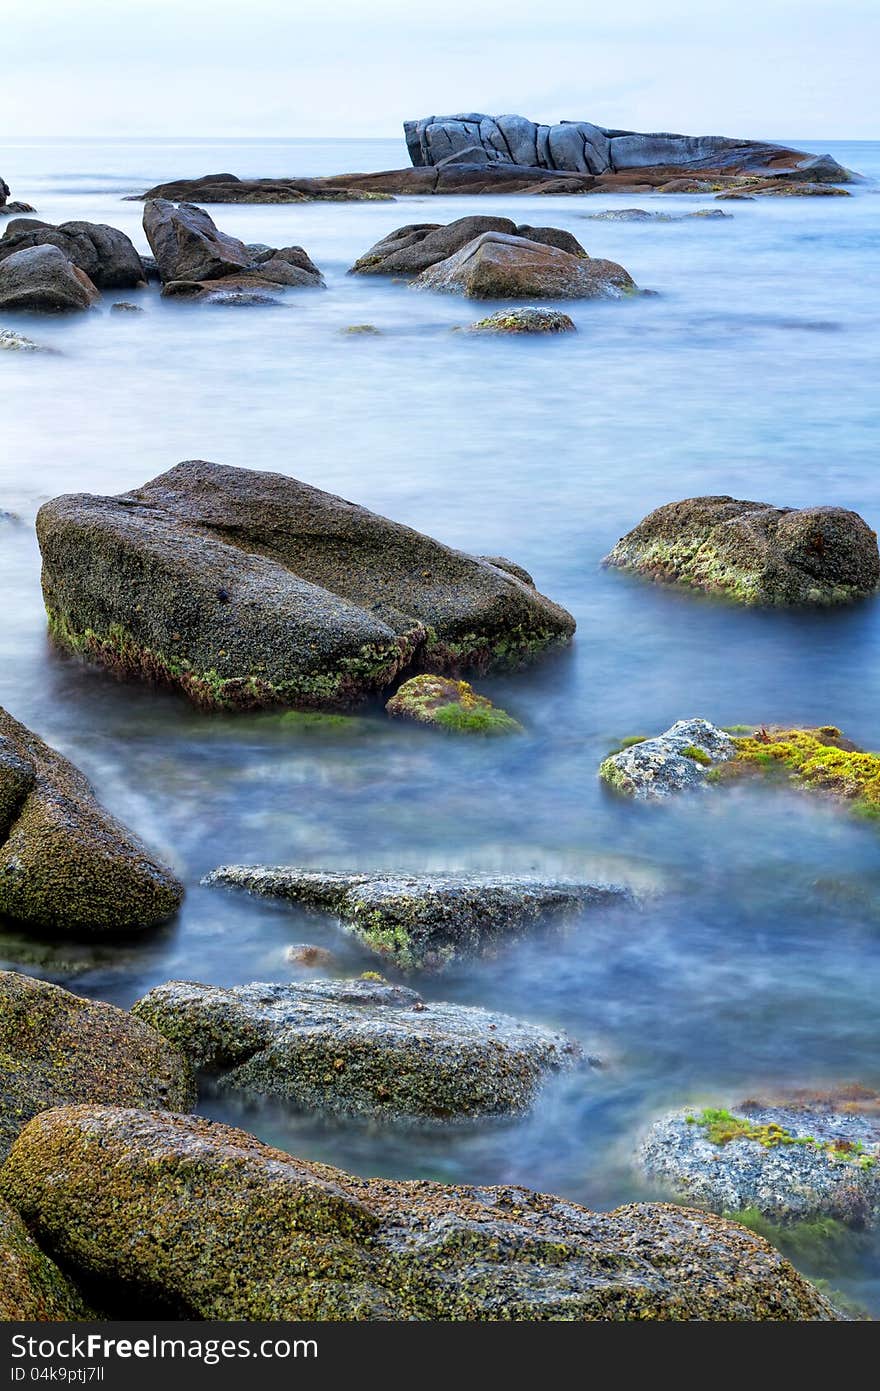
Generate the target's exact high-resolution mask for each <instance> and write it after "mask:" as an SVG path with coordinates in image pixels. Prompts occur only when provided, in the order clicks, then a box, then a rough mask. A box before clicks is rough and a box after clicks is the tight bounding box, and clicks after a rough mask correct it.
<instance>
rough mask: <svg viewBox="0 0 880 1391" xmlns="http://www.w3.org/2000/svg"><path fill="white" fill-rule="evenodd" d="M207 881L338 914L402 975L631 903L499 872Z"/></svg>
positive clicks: (242, 868) (259, 868) (284, 872)
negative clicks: (552, 923)
mask: <svg viewBox="0 0 880 1391" xmlns="http://www.w3.org/2000/svg"><path fill="white" fill-rule="evenodd" d="M205 883H208V884H230V885H234V886H236V887H238V888H242V889H247V890H248V891H249V892H250V893H253V894H257V895H260V896H262V897H267V898H283V899H289V900H290V901H291V902H293V903H297V904H299V905H300V906H302V907H304V908H311V909H317V910H319V911H323V912H327V913H333V914H335V916H336V917H338V919H339V921H340V922H341V924H342V926H343V927H344V928H345V929H346V930H347V931H349V932H351V933H353V934H354V936H356V937H357V938H358V939H359V940H360V941H361V942H363V943H364V945H365V946H367V947H369V948H370V950H371V951H374V952H376V953H377V954H378V955H379V956H382V957H384V958H385V959H386V960H388V961H390V962H392V963H393V964H394V965H395V966H396V967H398V968H399V969H400V970H402V971H414V970H442V969H443V968H444V967H445V966H448V965H449V964H450V963H452V962H453V961H457V960H460V959H462V958H466V957H469V956H480V955H484V954H486V953H490V952H492V951H493V950H495V949H497V948H498V947H499V946H500V945H501V944H502V943H503V942H506V941H515V940H516V939H517V938H518V937H521V936H522V935H523V933H524V932H526V931H527V930H528V929H529V928H530V927H532V926H534V925H535V924H536V923H538V922H540V921H542V920H545V919H548V918H554V917H560V916H565V915H571V914H574V913H577V912H578V911H580V910H581V909H583V908H586V907H599V906H605V905H610V904H614V903H625V902H627V901H630V900H631V894H630V891H629V890H628V889H625V888H621V887H619V886H615V885H607V884H603V885H597V884H583V883H565V882H563V881H560V880H547V879H539V878H533V877H529V876H509V875H492V874H433V875H429V874H424V875H406V874H400V875H391V874H335V873H332V872H327V873H324V872H320V871H314V870H304V869H299V868H297V867H295V866H291V865H276V866H271V865H223V866H221V867H220V868H219V869H215V870H214V871H213V873H212V874H209V875H208V876H207V879H206V880H205Z"/></svg>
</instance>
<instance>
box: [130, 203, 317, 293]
mask: <svg viewBox="0 0 880 1391" xmlns="http://www.w3.org/2000/svg"><path fill="white" fill-rule="evenodd" d="M144 231H145V233H146V235H147V240H148V241H149V243H150V247H151V249H152V251H153V254H154V256H155V258H156V264H157V266H158V268H159V275H160V277H161V279H162V283H163V294H170V295H175V294H176V295H184V296H186V297H188V298H210V297H214V296H216V295H217V294H218V293H219V292H221V291H224V290H225V291H230V290H235V291H237V292H238V293H242V292H245V291H256V292H259V291H260V290H263V291H265V290H266V289H267V288H268V289H269V290H271V289H272V288H278V287H279V286H290V285H294V286H319V285H323V283H324V279H323V276H322V275H321V272H320V271H319V270H318V267H317V266H316V265H315V264H314V263H313V262H312V261H311V259H310V258H309V256H308V255H307V254H306V252H305V251H304V250H303V248H302V247H301V246H285V247H281V248H280V249H277V250H276V249H273V248H272V247H266V248H261V247H254V246H248V245H246V244H245V242H243V241H240V240H239V239H238V237H230V236H228V235H227V234H226V233H225V232H221V231H220V230H219V229H218V228H217V227H216V226H215V225H214V222H213V220H212V218H211V217H210V216H209V214H208V213H206V212H205V211H204V209H203V208H197V207H193V206H192V205H191V204H189V203H181V204H179V205H178V206H175V205H174V204H173V203H171V202H168V201H167V200H166V199H163V198H156V199H151V200H150V201H149V202H148V203H147V204H146V206H145V208H144ZM218 281H219V282H221V284H220V285H219V286H218V284H217V282H218ZM233 282H234V283H233Z"/></svg>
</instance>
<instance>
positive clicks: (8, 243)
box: [0, 217, 147, 290]
mask: <svg viewBox="0 0 880 1391" xmlns="http://www.w3.org/2000/svg"><path fill="white" fill-rule="evenodd" d="M32 246H55V247H57V248H58V250H59V251H61V252H62V254H63V255H64V256H66V257H67V259H68V261H70V262H72V264H73V265H74V266H77V267H78V269H79V270H81V271H83V272H84V273H85V274H86V275H87V276H88V278H89V280H90V281H91V282H92V284H93V285H95V286H96V287H97V288H98V289H99V290H125V289H133V288H135V287H137V286H139V285H145V284H146V280H147V277H146V272H145V271H144V268H143V265H142V264H141V258H140V256H139V255H138V253H137V251H136V250H135V248H134V246H133V245H132V243H131V241H130V240H129V238H128V237H127V236H126V235H125V233H124V232H120V231H119V229H118V228H116V227H109V226H107V225H106V224H105V223H100V222H62V223H61V224H60V225H59V226H57V227H56V226H53V224H52V223H51V222H39V221H37V219H36V218H27V217H19V218H16V219H15V220H14V221H13V222H10V223H8V225H7V227H6V230H5V232H4V233H3V236H2V237H0V264H2V263H3V261H5V260H6V259H7V258H8V257H9V256H12V255H14V254H15V252H16V251H23V250H25V249H26V248H28V247H32Z"/></svg>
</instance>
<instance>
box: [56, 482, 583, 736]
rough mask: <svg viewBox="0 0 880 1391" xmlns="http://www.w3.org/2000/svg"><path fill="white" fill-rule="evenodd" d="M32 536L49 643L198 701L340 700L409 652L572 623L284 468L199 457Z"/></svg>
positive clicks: (541, 635) (498, 654)
mask: <svg viewBox="0 0 880 1391" xmlns="http://www.w3.org/2000/svg"><path fill="white" fill-rule="evenodd" d="M37 535H38V538H39V541H40V548H41V550H42V554H43V594H44V598H45V602H46V608H47V611H48V615H49V624H50V631H51V632H52V634H53V635H54V636H55V638H56V639H57V640H58V641H59V642H60V643H61V644H62V645H63V646H65V647H66V648H68V649H70V650H73V651H77V652H80V653H82V654H83V655H85V656H87V657H88V658H90V659H91V660H95V661H98V662H101V663H103V664H105V665H106V666H109V667H111V668H112V669H114V670H116V671H118V672H121V673H123V674H125V675H130V676H132V675H133V676H140V677H144V678H147V679H154V680H159V681H162V682H164V683H166V684H168V685H171V686H176V687H177V688H179V689H180V690H182V691H183V692H185V694H186V695H188V696H189V697H190V699H192V700H193V701H195V702H196V703H197V704H200V705H203V706H209V707H224V708H228V709H246V708H254V707H258V706H265V705H273V704H278V705H293V706H301V707H303V708H309V707H311V708H316V709H333V708H340V707H343V708H344V707H345V706H347V705H350V704H353V703H355V702H357V701H358V700H361V699H363V698H364V697H366V696H367V695H369V694H371V693H374V692H376V691H381V690H382V689H384V688H385V687H388V686H391V685H392V684H393V683H394V682H395V680H396V678H398V677H399V676H400V675H401V674H402V673H404V672H405V671H406V669H407V668H408V667H410V666H411V665H413V664H415V663H416V661H418V665H419V666H421V667H422V668H424V666H426V665H430V666H432V667H433V668H434V669H435V670H440V671H452V672H457V671H459V670H467V669H468V668H475V669H478V670H486V669H488V668H490V667H494V666H516V665H520V664H522V663H524V662H526V661H528V660H530V659H532V658H533V657H535V656H537V655H538V654H539V653H541V652H542V651H543V650H544V649H546V648H549V647H552V646H553V645H555V644H560V643H565V642H567V641H568V640H569V639H570V637H571V635H572V633H573V631H574V626H575V625H574V619H573V618H572V617H571V615H570V614H568V613H566V611H565V610H564V609H562V608H560V607H559V606H558V605H556V604H554V603H552V602H551V601H550V600H549V599H546V598H545V597H544V596H543V595H541V594H539V593H538V592H537V590H536V589H535V588H534V587H533V586H532V585H529V584H526V583H524V582H523V581H521V580H520V579H519V578H518V577H517V576H515V575H513V574H512V573H511V572H510V571H509V570H503V569H500V568H498V567H497V566H495V565H493V564H491V563H490V562H488V561H485V560H482V559H480V558H479V557H475V556H470V555H466V554H465V553H464V552H462V551H455V550H452V549H450V548H449V547H448V546H444V545H442V544H441V543H440V542H439V541H434V540H432V539H431V538H430V537H428V536H423V535H421V534H420V533H419V532H417V531H413V530H412V529H411V528H410V527H406V526H401V525H400V524H399V523H397V522H392V521H389V520H388V519H387V518H385V517H380V516H377V515H376V514H375V513H373V512H368V511H366V509H365V508H363V507H358V506H356V505H355V504H354V503H352V502H347V501H345V500H344V499H343V498H339V497H334V496H333V495H332V494H330V493H325V492H321V490H320V489H318V488H312V487H310V486H309V485H308V484H306V483H300V482H297V480H296V479H293V478H287V477H284V476H283V475H281V474H277V473H258V472H255V471H252V470H250V469H239V468H224V467H222V466H221V465H219V464H211V463H206V462H204V461H201V460H190V461H188V462H186V463H183V464H178V466H177V467H176V468H173V469H171V470H170V471H169V472H168V473H165V474H162V475H161V476H160V477H158V478H154V479H153V480H152V481H151V482H149V483H146V484H144V485H143V487H141V488H137V489H135V490H134V491H132V492H130V493H124V494H122V495H121V496H120V497H94V496H91V495H89V494H84V493H80V494H73V495H70V496H67V497H60V498H56V499H55V500H54V501H52V502H49V503H46V504H45V505H44V506H43V507H42V508H41V509H40V512H39V514H38V516H37ZM416 669H418V667H417V668H416Z"/></svg>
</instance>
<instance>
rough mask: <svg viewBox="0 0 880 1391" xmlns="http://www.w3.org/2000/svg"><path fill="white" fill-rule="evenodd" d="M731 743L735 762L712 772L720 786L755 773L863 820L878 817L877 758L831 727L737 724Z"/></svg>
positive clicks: (879, 763)
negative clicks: (830, 802) (836, 804)
mask: <svg viewBox="0 0 880 1391" xmlns="http://www.w3.org/2000/svg"><path fill="white" fill-rule="evenodd" d="M734 743H735V745H736V759H735V760H734V761H733V762H732V763H730V764H728V765H726V766H725V767H724V768H722V769H719V770H718V780H719V781H720V782H722V783H726V782H733V781H736V780H738V779H740V778H742V777H744V776H752V775H754V774H761V775H763V776H764V777H767V778H769V779H771V780H774V781H776V780H778V779H782V780H783V781H785V782H786V783H788V784H790V785H791V786H793V787H796V788H799V789H801V790H803V791H805V792H813V793H815V794H818V795H819V796H820V797H824V798H826V799H830V800H833V801H838V802H840V803H842V804H843V805H844V806H847V807H849V808H850V809H851V810H852V811H854V812H855V813H856V814H857V815H860V816H863V817H865V818H867V819H870V820H875V819H876V818H877V817H880V754H878V753H868V752H866V751H865V750H864V749H860V748H859V747H858V746H857V745H856V744H854V743H853V742H852V741H851V740H850V739H847V738H846V737H845V736H844V735H843V734H842V733H841V732H840V730H839V729H838V728H837V726H836V725H820V726H819V727H818V728H815V729H784V728H781V727H779V726H776V725H771V726H770V727H769V728H768V727H767V726H766V725H759V726H757V727H752V728H750V729H749V728H748V727H747V726H743V727H742V728H741V730H740V732H739V734H738V735H737V737H736V738H735V740H734Z"/></svg>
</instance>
